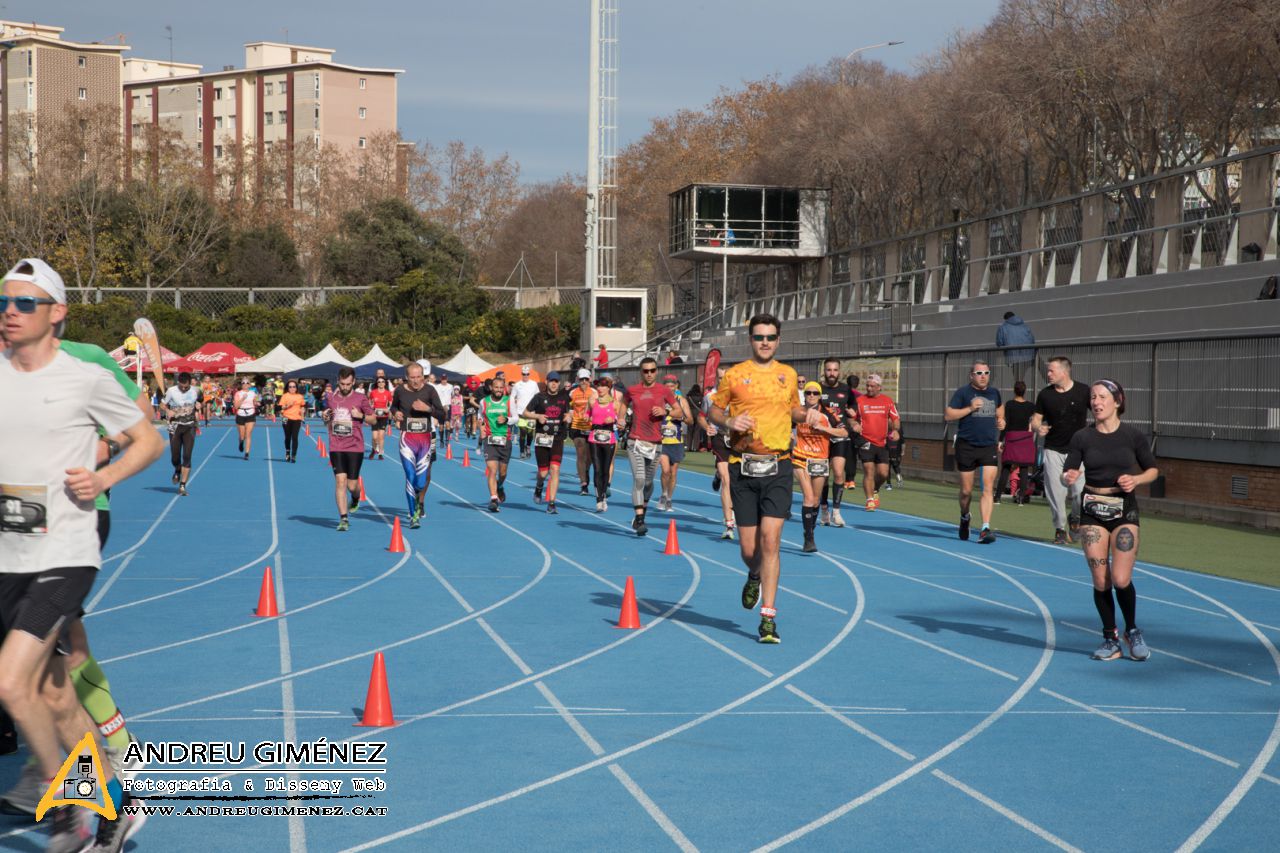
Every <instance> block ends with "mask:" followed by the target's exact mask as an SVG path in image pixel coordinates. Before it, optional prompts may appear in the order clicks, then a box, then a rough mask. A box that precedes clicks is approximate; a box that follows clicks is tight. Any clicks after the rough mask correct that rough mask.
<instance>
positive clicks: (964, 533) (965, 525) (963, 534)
mask: <svg viewBox="0 0 1280 853" xmlns="http://www.w3.org/2000/svg"><path fill="white" fill-rule="evenodd" d="M960 538H961V539H962V540H963V541H965V542H968V541H969V516H967V515H962V516H960Z"/></svg>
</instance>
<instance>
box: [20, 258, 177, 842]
mask: <svg viewBox="0 0 1280 853" xmlns="http://www.w3.org/2000/svg"><path fill="white" fill-rule="evenodd" d="M2 287H3V293H2V294H0V315H2V316H3V324H4V337H5V339H6V341H7V343H8V345H9V349H8V350H6V351H5V352H4V354H3V355H2V356H0V399H3V400H4V401H5V408H6V411H7V412H8V413H9V416H8V417H5V418H0V447H3V448H7V449H9V451H10V452H6V453H3V454H0V484H2V485H0V628H3V629H5V630H6V631H7V634H5V636H4V642H3V644H2V645H0V702H3V704H4V706H5V708H6V709H7V710H8V712H9V714H10V715H11V716H12V717H13V719H14V720H15V722H17V724H18V728H19V729H21V731H22V734H23V739H24V740H25V741H26V743H27V744H28V746H29V747H30V749H31V751H32V753H33V754H34V755H35V757H36V759H37V760H38V761H39V763H40V770H41V772H42V773H43V774H44V778H45V779H47V780H49V781H50V782H52V780H53V778H54V777H55V776H56V775H57V774H58V773H59V770H60V768H61V766H62V763H63V756H64V755H65V754H66V753H67V752H68V751H69V750H71V749H73V748H74V747H75V746H76V744H77V743H78V742H79V741H80V739H81V738H82V737H83V736H84V734H85V733H86V732H92V731H95V730H96V729H97V726H96V725H94V724H93V723H92V720H90V718H89V717H88V715H87V714H85V712H84V710H83V709H82V708H81V706H80V704H79V702H78V701H77V699H76V694H75V691H74V689H73V688H72V686H71V681H70V679H69V678H68V677H67V672H66V664H65V662H64V661H63V660H62V659H61V658H60V657H59V656H57V655H55V654H54V647H55V645H56V643H57V641H58V636H59V634H60V633H61V629H62V627H63V626H64V625H65V624H66V623H67V622H68V621H69V620H71V619H74V618H76V617H77V616H79V614H80V610H81V606H82V604H83V602H84V599H85V597H86V596H87V595H88V592H89V590H90V589H91V588H92V586H93V584H94V581H95V580H96V579H97V573H98V569H99V568H100V567H101V565H102V555H101V550H100V547H99V544H98V517H97V512H96V511H95V508H94V498H96V497H97V496H98V495H99V494H100V493H102V492H103V491H105V490H106V489H108V488H110V487H112V486H114V485H115V484H117V483H119V482H120V481H121V480H124V479H125V478H127V477H130V476H133V475H134V474H136V473H138V472H139V471H141V470H142V469H143V468H145V467H146V466H148V465H150V464H151V463H152V462H154V461H155V460H156V459H157V458H159V456H160V454H161V453H162V452H163V449H164V444H163V441H162V440H161V438H160V436H159V434H158V433H157V432H156V431H155V430H154V429H152V427H151V424H150V423H149V422H148V421H147V419H146V418H144V417H143V415H142V412H141V411H139V409H138V407H137V406H136V405H135V404H134V401H133V400H131V399H130V398H129V396H128V395H127V394H126V393H125V392H124V390H123V389H122V388H121V387H120V385H119V384H118V383H117V381H116V379H115V378H114V377H113V376H112V375H111V374H110V373H108V372H107V371H106V370H104V369H103V368H101V367H99V366H97V365H93V364H90V363H88V362H85V361H82V360H78V359H76V358H73V357H72V356H70V355H68V354H67V353H66V352H63V351H62V350H61V349H59V347H58V345H57V340H56V338H55V337H54V326H55V325H56V324H58V323H59V322H61V321H62V320H63V319H64V318H65V317H66V314H67V307H66V288H65V286H64V285H63V283H62V278H61V277H60V276H59V275H58V274H57V273H56V272H54V270H53V269H52V268H51V267H49V265H48V264H46V263H45V262H44V261H41V260H38V259H35V258H29V259H26V260H22V261H19V262H18V264H17V265H16V266H15V267H14V268H13V269H12V270H10V271H9V272H8V273H7V274H6V275H5V278H4V283H3V285H2ZM99 427H100V428H101V429H102V430H103V431H105V433H106V434H107V435H116V434H118V433H122V432H123V433H124V434H125V435H127V436H128V438H129V439H130V441H129V443H128V445H127V447H126V449H125V451H124V453H123V454H121V455H120V456H119V457H118V458H117V459H116V460H115V461H114V462H113V463H112V464H110V465H107V466H106V467H104V468H102V469H100V470H96V471H95V470H94V468H95V465H96V455H97V445H98V429H99ZM13 448H21V449H22V452H20V453H18V452H12V449H13ZM102 775H103V777H104V778H101V779H99V780H98V781H99V783H100V785H101V786H102V788H103V789H104V791H105V793H106V794H107V795H109V796H111V797H112V802H113V803H114V804H115V805H116V806H117V807H118V811H117V818H116V820H114V821H108V820H107V819H106V818H105V817H104V818H102V819H101V821H100V823H99V827H98V833H97V844H98V845H100V846H107V848H108V849H113V850H118V849H120V845H122V843H123V842H122V839H123V838H124V836H126V835H128V834H130V832H131V830H134V829H136V828H137V825H138V824H135V823H133V821H134V820H135V818H133V817H132V816H129V815H126V814H125V813H124V811H123V808H122V807H123V806H125V805H127V804H128V797H127V795H126V794H125V793H124V792H123V790H122V789H121V786H120V782H119V780H117V779H116V778H115V775H114V773H113V772H112V770H111V767H110V765H109V764H108V765H107V766H104V767H103V768H102ZM51 817H52V820H51V837H50V840H49V846H48V849H50V850H80V849H82V848H83V847H84V846H85V840H84V839H83V838H81V837H80V835H79V828H78V825H77V820H76V816H75V814H74V813H73V808H72V807H70V806H61V807H58V808H55V809H53V810H52V811H51ZM111 845H116V846H111Z"/></svg>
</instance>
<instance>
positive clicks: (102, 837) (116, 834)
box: [87, 792, 147, 853]
mask: <svg viewBox="0 0 1280 853" xmlns="http://www.w3.org/2000/svg"><path fill="white" fill-rule="evenodd" d="M140 804H141V801H140V800H135V799H134V798H133V797H132V796H130V795H129V794H128V793H127V792H126V793H125V795H124V796H123V797H122V798H121V800H120V806H119V808H118V810H117V812H116V819H115V820H107V819H106V818H105V817H103V816H101V815H99V816H98V832H97V834H96V835H95V836H94V839H93V844H92V846H90V847H88V848H87V853H120V851H121V850H123V849H124V844H125V842H126V841H128V840H129V839H130V838H132V837H133V836H134V835H135V834H136V833H137V831H138V830H139V829H142V824H144V823H145V822H146V820H147V816H146V815H145V814H143V813H142V811H141V810H140V809H137V810H133V809H132V807H134V806H138V805H140ZM126 807H129V808H130V809H131V810H132V811H134V813H133V814H129V813H126V812H125V811H124V809H125V808H126Z"/></svg>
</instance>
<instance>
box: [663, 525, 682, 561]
mask: <svg viewBox="0 0 1280 853" xmlns="http://www.w3.org/2000/svg"><path fill="white" fill-rule="evenodd" d="M662 553H664V554H666V555H667V556H670V557H679V556H680V538H679V537H678V536H676V520H675V519H674V518H673V519H671V523H670V524H668V525H667V547H665V548H663V549H662Z"/></svg>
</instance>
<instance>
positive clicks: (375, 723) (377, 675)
mask: <svg viewBox="0 0 1280 853" xmlns="http://www.w3.org/2000/svg"><path fill="white" fill-rule="evenodd" d="M395 724H396V721H395V718H394V717H393V716H392V715H391V691H390V690H388V689H387V662H386V660H385V659H384V658H383V657H382V652H375V653H374V655H373V672H371V673H369V694H368V695H367V696H365V698H364V716H362V717H361V718H360V722H358V723H356V726H358V727H365V728H382V727H384V726H394V725H395Z"/></svg>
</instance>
